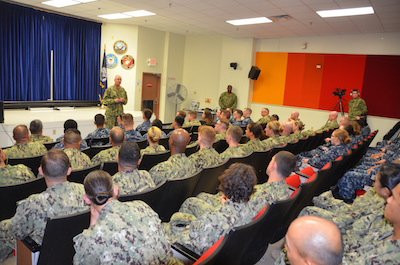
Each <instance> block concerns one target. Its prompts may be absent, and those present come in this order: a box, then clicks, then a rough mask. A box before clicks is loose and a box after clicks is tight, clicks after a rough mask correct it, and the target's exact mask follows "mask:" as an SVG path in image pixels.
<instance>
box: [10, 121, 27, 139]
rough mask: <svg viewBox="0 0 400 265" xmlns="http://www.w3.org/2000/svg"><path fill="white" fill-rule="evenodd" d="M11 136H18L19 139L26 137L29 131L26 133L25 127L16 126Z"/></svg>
mask: <svg viewBox="0 0 400 265" xmlns="http://www.w3.org/2000/svg"><path fill="white" fill-rule="evenodd" d="M13 135H14V137H15V136H19V137H21V138H23V137H27V136H28V135H29V131H28V127H26V125H23V124H22V125H17V126H15V127H14V129H13Z"/></svg>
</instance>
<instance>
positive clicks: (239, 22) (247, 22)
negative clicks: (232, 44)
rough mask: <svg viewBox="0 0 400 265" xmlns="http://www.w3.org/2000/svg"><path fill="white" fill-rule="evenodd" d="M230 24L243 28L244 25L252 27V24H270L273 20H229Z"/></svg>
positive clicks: (260, 18) (262, 18)
mask: <svg viewBox="0 0 400 265" xmlns="http://www.w3.org/2000/svg"><path fill="white" fill-rule="evenodd" d="M226 22H228V23H229V24H232V25H234V26H242V25H251V24H261V23H270V22H272V20H270V19H268V18H266V17H254V18H244V19H235V20H227V21H226Z"/></svg>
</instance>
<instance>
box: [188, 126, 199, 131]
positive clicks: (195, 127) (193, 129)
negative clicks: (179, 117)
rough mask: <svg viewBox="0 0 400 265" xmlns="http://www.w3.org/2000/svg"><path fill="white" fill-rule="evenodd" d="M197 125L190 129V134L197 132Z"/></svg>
mask: <svg viewBox="0 0 400 265" xmlns="http://www.w3.org/2000/svg"><path fill="white" fill-rule="evenodd" d="M199 127H200V126H199V125H193V126H192V129H191V130H190V132H191V133H195V132H199Z"/></svg>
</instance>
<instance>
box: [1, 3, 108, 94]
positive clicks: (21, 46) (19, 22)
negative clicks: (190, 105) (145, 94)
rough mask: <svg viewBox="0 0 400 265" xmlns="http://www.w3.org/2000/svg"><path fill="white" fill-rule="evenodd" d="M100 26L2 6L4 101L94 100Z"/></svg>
mask: <svg viewBox="0 0 400 265" xmlns="http://www.w3.org/2000/svg"><path fill="white" fill-rule="evenodd" d="M100 42H101V24H100V23H95V22H89V21H85V20H80V19H75V18H70V17H64V16H61V15H56V14H51V13H47V12H43V11H38V10H35V9H32V8H26V7H21V6H18V5H13V4H9V3H5V2H0V101H38V100H47V99H49V98H50V63H51V62H50V56H51V50H53V53H54V95H53V98H54V100H96V99H98V94H99V79H100Z"/></svg>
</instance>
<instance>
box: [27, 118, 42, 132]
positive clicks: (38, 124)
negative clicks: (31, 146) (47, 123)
mask: <svg viewBox="0 0 400 265" xmlns="http://www.w3.org/2000/svg"><path fill="white" fill-rule="evenodd" d="M42 129H43V123H42V121H41V120H38V119H36V120H33V121H31V123H30V124H29V130H30V131H31V133H32V134H38V133H40V131H41V130H42Z"/></svg>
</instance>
